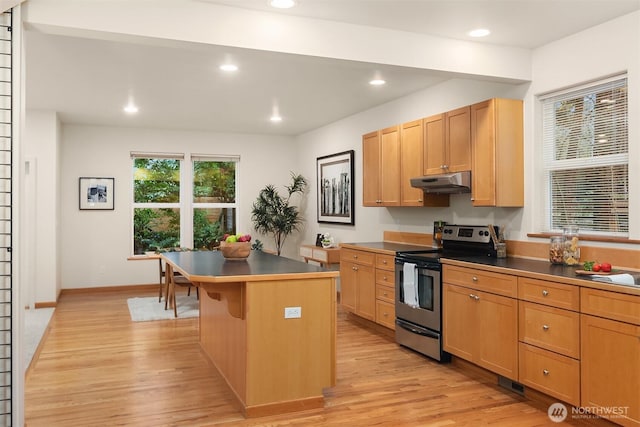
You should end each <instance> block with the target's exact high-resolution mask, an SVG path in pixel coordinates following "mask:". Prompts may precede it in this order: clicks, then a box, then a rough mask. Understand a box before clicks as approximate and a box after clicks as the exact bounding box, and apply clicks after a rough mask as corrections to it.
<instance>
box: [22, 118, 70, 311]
mask: <svg viewBox="0 0 640 427" xmlns="http://www.w3.org/2000/svg"><path fill="white" fill-rule="evenodd" d="M59 147H60V122H59V120H58V117H57V115H56V113H55V112H53V111H29V112H28V114H27V115H26V125H25V132H24V144H23V156H24V159H25V160H27V161H28V162H29V177H28V179H27V178H25V185H26V186H27V187H26V188H25V193H26V194H25V195H24V202H25V203H26V204H25V205H24V213H25V214H24V216H23V221H24V225H25V227H24V230H25V235H24V236H21V240H22V241H23V244H24V245H25V259H24V262H25V267H26V268H25V272H26V273H25V276H26V277H25V280H26V283H27V286H28V289H29V291H28V293H27V294H28V295H30V299H31V298H34V300H35V302H52V301H56V298H57V296H58V293H59V290H60V287H61V283H60V273H59V247H58V243H59V207H58V201H59V198H58V179H59V163H58V153H59Z"/></svg>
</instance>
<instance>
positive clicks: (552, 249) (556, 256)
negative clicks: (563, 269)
mask: <svg viewBox="0 0 640 427" xmlns="http://www.w3.org/2000/svg"><path fill="white" fill-rule="evenodd" d="M563 254H564V236H551V240H550V242H549V262H550V263H551V264H562V263H564V257H563Z"/></svg>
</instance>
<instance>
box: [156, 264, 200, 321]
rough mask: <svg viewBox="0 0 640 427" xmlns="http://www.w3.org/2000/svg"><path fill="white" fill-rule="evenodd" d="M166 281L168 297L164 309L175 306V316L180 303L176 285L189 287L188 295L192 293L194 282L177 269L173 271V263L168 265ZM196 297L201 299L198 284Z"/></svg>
mask: <svg viewBox="0 0 640 427" xmlns="http://www.w3.org/2000/svg"><path fill="white" fill-rule="evenodd" d="M165 270H166V271H165V276H164V277H165V283H166V285H167V286H166V289H167V293H166V298H165V299H164V309H165V310H167V309H168V308H170V307H173V315H174V317H178V304H177V301H176V286H183V287H187V288H188V291H187V295H191V287H192V286H193V283H191V282H190V281H189V280H187V278H186V277H184V276H183V275H182V274H180V273H179V272H177V271H175V272H174V271H173V267H171V264H167V265H166V269H165ZM196 298H198V299H200V290H199V289H198V287H197V286H196Z"/></svg>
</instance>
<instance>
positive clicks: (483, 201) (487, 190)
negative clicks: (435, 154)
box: [471, 100, 496, 206]
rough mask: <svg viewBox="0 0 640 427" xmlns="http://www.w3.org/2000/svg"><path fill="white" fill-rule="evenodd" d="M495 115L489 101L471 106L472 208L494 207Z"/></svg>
mask: <svg viewBox="0 0 640 427" xmlns="http://www.w3.org/2000/svg"><path fill="white" fill-rule="evenodd" d="M494 120H495V113H494V106H493V103H492V101H491V100H489V101H485V102H481V103H479V104H475V105H472V106H471V135H472V136H471V141H472V145H471V146H472V151H473V173H472V174H471V179H472V183H471V200H473V205H474V206H495V205H496V160H495V159H496V151H495V144H494V142H495V126H494Z"/></svg>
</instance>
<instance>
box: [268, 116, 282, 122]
mask: <svg viewBox="0 0 640 427" xmlns="http://www.w3.org/2000/svg"><path fill="white" fill-rule="evenodd" d="M269 120H271V121H272V122H274V123H279V122H281V121H282V117H280V116H278V115H273V116H271V118H270V119H269Z"/></svg>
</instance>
